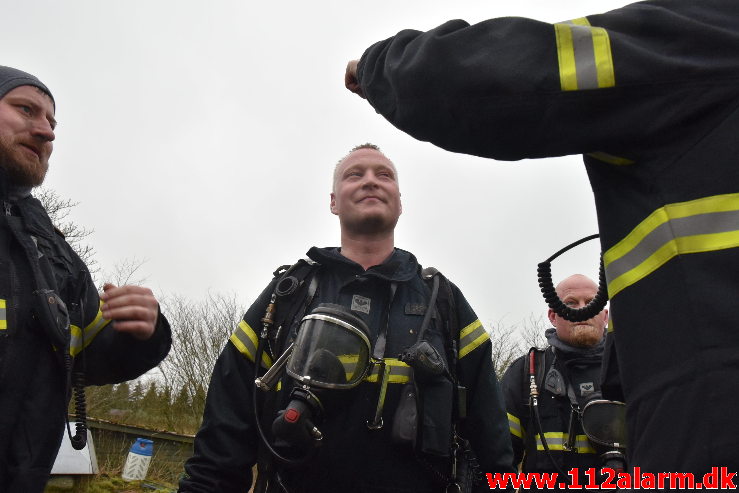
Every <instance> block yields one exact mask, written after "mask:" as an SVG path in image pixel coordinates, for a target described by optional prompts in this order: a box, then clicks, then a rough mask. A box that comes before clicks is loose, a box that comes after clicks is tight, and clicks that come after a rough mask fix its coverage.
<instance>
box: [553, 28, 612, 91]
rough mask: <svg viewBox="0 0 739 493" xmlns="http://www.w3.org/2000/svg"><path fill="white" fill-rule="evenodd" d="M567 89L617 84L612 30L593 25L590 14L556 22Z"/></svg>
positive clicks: (561, 71) (561, 76)
mask: <svg viewBox="0 0 739 493" xmlns="http://www.w3.org/2000/svg"><path fill="white" fill-rule="evenodd" d="M554 34H555V38H556V41H557V60H558V61H559V79H560V87H561V89H562V90H563V91H576V90H582V89H598V88H604V87H613V86H615V85H616V78H615V75H614V69H613V56H612V54H611V41H610V38H609V37H608V32H607V31H606V30H605V29H603V28H600V27H592V26H590V23H589V22H588V20H587V19H586V18H584V17H583V18H581V19H575V20H573V21H569V22H562V23H557V24H554Z"/></svg>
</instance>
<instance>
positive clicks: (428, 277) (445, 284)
mask: <svg viewBox="0 0 739 493" xmlns="http://www.w3.org/2000/svg"><path fill="white" fill-rule="evenodd" d="M421 277H422V278H423V280H424V282H426V284H427V285H428V286H429V289H432V290H433V289H434V288H433V284H434V278H438V281H439V282H438V290H439V292H438V295H437V297H436V309H437V310H438V312H439V317H440V319H441V327H442V330H443V332H444V337H445V339H446V340H445V343H444V346H445V349H446V353H447V362H448V363H449V374H450V376H451V377H452V385H454V389H455V393H456V394H457V398H456V399H454V405H453V408H452V413H453V420H454V421H455V422H457V421H459V420H461V419H463V418H464V417H465V415H466V407H467V405H466V401H467V397H466V392H465V391H463V390H462V389H461V388H460V386H459V378H458V376H457V363H458V362H459V331H460V327H459V319H458V317H457V305H456V302H455V300H454V293H453V292H452V285H451V283H450V282H449V279H447V277H446V276H445V275H444V274H442V273H441V272H439V271H438V270H437V269H435V268H434V267H426V268H425V269H423V271H421ZM429 308H431V307H429Z"/></svg>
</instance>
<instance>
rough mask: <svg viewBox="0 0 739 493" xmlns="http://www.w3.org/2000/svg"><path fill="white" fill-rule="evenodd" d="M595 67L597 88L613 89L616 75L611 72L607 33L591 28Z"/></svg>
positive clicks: (611, 56)
mask: <svg viewBox="0 0 739 493" xmlns="http://www.w3.org/2000/svg"><path fill="white" fill-rule="evenodd" d="M592 34H593V50H594V51H595V67H596V71H597V72H598V87H614V86H615V85H616V75H615V74H614V72H613V55H612V54H611V40H610V38H609V37H608V31H606V30H605V29H603V28H602V27H594V28H592Z"/></svg>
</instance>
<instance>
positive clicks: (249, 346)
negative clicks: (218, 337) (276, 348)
mask: <svg viewBox="0 0 739 493" xmlns="http://www.w3.org/2000/svg"><path fill="white" fill-rule="evenodd" d="M229 340H230V341H231V343H232V344H233V345H234V346H236V349H238V350H239V352H240V353H241V354H243V355H244V356H246V357H247V358H248V359H249V361H251V362H252V363H253V362H254V356H255V354H256V353H257V345H258V344H259V337H258V336H257V333H256V332H254V329H252V328H251V326H250V325H249V324H248V323H246V320H242V321H241V322H239V327H238V328H237V329H236V330H235V331H234V333H233V334H231V337H230V338H229ZM261 365H262V367H263V368H269V367H271V366H272V358H271V357H270V355H269V353H267V351H263V352H262V362H261Z"/></svg>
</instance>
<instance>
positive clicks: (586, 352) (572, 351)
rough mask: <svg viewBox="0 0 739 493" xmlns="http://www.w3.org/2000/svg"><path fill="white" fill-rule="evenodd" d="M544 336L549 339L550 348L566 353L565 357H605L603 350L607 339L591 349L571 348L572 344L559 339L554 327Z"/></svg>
mask: <svg viewBox="0 0 739 493" xmlns="http://www.w3.org/2000/svg"><path fill="white" fill-rule="evenodd" d="M544 335H545V336H546V338H547V342H548V343H549V345H550V346H553V347H555V348H556V349H558V350H559V351H560V352H561V353H564V355H565V357H568V356H570V357H581V356H597V357H601V356H602V355H603V348H604V347H605V343H606V338H605V337H604V338H603V339H601V340H600V342H599V343H598V344H596V345H595V346H591V347H575V346H571V345H570V344H567V343H566V342H564V341H563V340H562V339H560V338H559V337H557V329H555V328H554V327H552V328H550V329H547V330H546V332H544Z"/></svg>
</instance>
